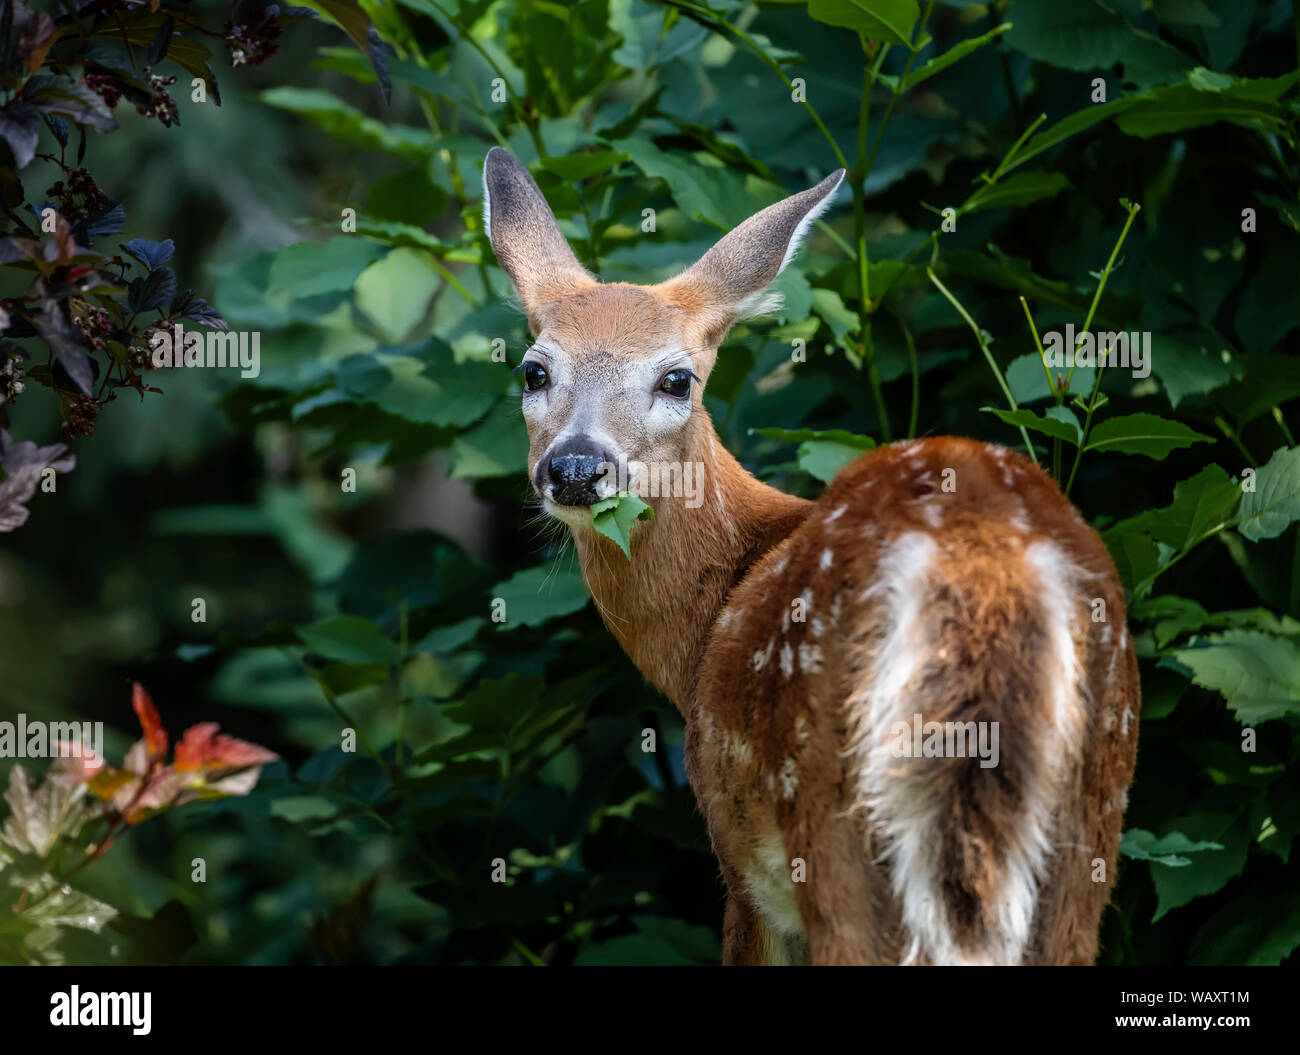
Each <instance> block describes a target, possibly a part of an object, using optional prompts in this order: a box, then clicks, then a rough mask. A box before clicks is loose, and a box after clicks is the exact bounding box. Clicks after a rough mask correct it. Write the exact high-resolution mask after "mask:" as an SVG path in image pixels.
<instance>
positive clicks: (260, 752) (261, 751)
mask: <svg viewBox="0 0 1300 1055" xmlns="http://www.w3.org/2000/svg"><path fill="white" fill-rule="evenodd" d="M218 728H220V727H219V726H218V725H217V723H216V722H200V723H199V724H198V725H192V726H190V727H189V728H188V729H186V730H185V734H184V735H183V736H182V737H181V742H180V743H178V744H177V745H176V761H175V763H174V768H175V769H176V770H178V771H181V770H190V769H243V768H245V767H246V766H264V765H266V764H268V763H270V762H274V761H276V759H278V758H279V757H280V756H279V755H277V754H275V753H274V752H272V751H268V750H267V749H266V748H264V747H259V746H258V745H257V744H250V743H249V742H248V741H246V740H236V739H235V738H234V737H233V736H226V735H225V734H224V733H218V732H217V729H218Z"/></svg>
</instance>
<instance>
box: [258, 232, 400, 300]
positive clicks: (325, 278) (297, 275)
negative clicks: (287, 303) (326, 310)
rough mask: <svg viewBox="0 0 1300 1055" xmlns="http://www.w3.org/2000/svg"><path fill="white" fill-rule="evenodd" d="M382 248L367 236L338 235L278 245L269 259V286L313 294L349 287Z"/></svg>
mask: <svg viewBox="0 0 1300 1055" xmlns="http://www.w3.org/2000/svg"><path fill="white" fill-rule="evenodd" d="M383 252H384V247H383V246H381V245H378V244H376V243H375V242H372V241H370V239H368V238H357V237H355V236H348V235H339V236H337V237H335V238H331V239H330V240H329V241H328V242H323V243H321V242H298V243H296V244H294V245H291V246H287V247H286V248H284V249H281V250H280V252H279V253H278V254H277V255H276V258H275V260H274V261H273V262H272V263H271V289H272V290H284V291H285V292H288V293H291V294H293V296H295V297H314V296H317V295H318V294H321V293H334V292H337V291H339V290H344V289H351V288H352V284H353V283H354V282H356V280H357V278H358V276H360V274H361V272H363V271H364V270H365V269H366V268H367V267H368V266H369V265H370V264H371V263H372V262H373V261H374V260H375V259H376V258H378V257H379V256H381V255H382V254H383Z"/></svg>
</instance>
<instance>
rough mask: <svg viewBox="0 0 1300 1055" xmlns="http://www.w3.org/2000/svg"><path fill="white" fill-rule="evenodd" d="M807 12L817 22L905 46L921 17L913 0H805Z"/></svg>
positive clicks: (909, 41) (908, 45) (872, 38)
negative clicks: (806, 1) (806, 0)
mask: <svg viewBox="0 0 1300 1055" xmlns="http://www.w3.org/2000/svg"><path fill="white" fill-rule="evenodd" d="M808 13H809V14H810V15H812V17H813V18H815V19H816V20H817V21H818V22H825V23H826V24H827V25H830V26H843V27H844V28H845V29H852V30H855V31H856V32H857V33H859V34H861V35H862V36H864V37H867V38H869V39H871V40H883V41H886V42H888V43H890V44H902V45H903V46H904V47H906V48H911V47H912V29H913V28H914V27H915V26H916V21H917V19H918V18H920V17H921V12H920V10H919V9H918V7H917V3H916V0H808Z"/></svg>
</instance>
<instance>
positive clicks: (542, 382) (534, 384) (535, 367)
mask: <svg viewBox="0 0 1300 1055" xmlns="http://www.w3.org/2000/svg"><path fill="white" fill-rule="evenodd" d="M549 380H550V378H549V377H548V376H547V373H546V370H545V369H544V368H543V367H542V366H541V364H540V363H524V387H525V388H527V389H528V391H529V392H536V391H537V390H538V389H539V388H545V387H546V382H547V381H549Z"/></svg>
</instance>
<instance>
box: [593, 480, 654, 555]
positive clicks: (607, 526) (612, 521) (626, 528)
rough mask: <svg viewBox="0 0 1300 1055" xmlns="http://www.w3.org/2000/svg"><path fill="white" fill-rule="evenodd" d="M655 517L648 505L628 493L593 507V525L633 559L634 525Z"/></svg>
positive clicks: (607, 499)
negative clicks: (639, 521)
mask: <svg viewBox="0 0 1300 1055" xmlns="http://www.w3.org/2000/svg"><path fill="white" fill-rule="evenodd" d="M654 515H655V511H654V509H652V508H651V507H650V506H649V505H648V504H647V503H645V502H643V501H642V500H641V499H640V498H638V497H637V496H636V495H634V494H631V493H629V492H627V491H624V492H621V493H620V494H616V495H613V496H611V497H610V498H605V499H602V500H601V501H599V502H597V503H596V504H595V505H593V506H592V507H591V524H592V527H594V528H595V529H596V530H597V531H599V532H600V533H601V534H602V535H604V536H605V537H606V538H609V539H613V540H614V541H615V542H617V543H618V547H619V549H621V550H622V551H623V553H624V554H625V555H626V556H627V559H628V560H631V559H632V549H631V540H632V525H633V524H635V523H636V522H637V521H638V520H649V519H650V518H651V517H653V516H654Z"/></svg>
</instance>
